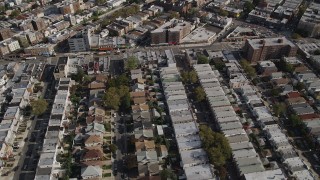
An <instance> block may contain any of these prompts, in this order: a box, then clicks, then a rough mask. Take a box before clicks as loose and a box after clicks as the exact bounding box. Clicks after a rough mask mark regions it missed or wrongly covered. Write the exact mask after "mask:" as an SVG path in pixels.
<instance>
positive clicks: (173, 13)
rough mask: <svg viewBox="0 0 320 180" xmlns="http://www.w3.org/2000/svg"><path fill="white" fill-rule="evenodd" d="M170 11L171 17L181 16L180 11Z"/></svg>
mask: <svg viewBox="0 0 320 180" xmlns="http://www.w3.org/2000/svg"><path fill="white" fill-rule="evenodd" d="M169 13H170V15H169V18H170V19H174V18H175V19H178V18H180V14H179V13H178V12H176V11H170V12H169Z"/></svg>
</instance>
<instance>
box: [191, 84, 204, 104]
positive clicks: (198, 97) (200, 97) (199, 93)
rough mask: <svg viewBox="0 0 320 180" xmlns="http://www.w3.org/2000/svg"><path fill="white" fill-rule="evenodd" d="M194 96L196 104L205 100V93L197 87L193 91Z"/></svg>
mask: <svg viewBox="0 0 320 180" xmlns="http://www.w3.org/2000/svg"><path fill="white" fill-rule="evenodd" d="M194 94H195V98H196V101H197V102H201V101H203V100H205V99H206V93H205V92H204V90H203V88H202V87H200V86H198V87H196V88H195V89H194Z"/></svg>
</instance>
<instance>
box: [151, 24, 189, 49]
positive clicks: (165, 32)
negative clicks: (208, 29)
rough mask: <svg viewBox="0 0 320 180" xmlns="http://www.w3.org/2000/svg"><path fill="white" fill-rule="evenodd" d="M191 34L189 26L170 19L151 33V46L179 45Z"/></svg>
mask: <svg viewBox="0 0 320 180" xmlns="http://www.w3.org/2000/svg"><path fill="white" fill-rule="evenodd" d="M190 32H191V24H190V23H189V22H186V21H182V20H177V19H172V20H170V21H168V22H166V23H165V24H163V25H162V26H160V27H159V28H157V29H155V30H154V31H152V32H151V44H164V43H165V44H166V43H169V44H179V43H180V41H181V39H182V38H184V37H185V36H186V35H188V34H189V33H190Z"/></svg>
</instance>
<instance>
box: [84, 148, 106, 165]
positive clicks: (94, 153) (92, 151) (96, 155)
mask: <svg viewBox="0 0 320 180" xmlns="http://www.w3.org/2000/svg"><path fill="white" fill-rule="evenodd" d="M101 160H103V151H102V149H101V147H98V146H95V147H90V148H89V147H87V148H86V149H85V150H84V153H83V156H82V157H81V161H83V162H90V161H101Z"/></svg>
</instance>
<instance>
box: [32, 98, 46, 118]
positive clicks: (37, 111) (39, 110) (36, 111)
mask: <svg viewBox="0 0 320 180" xmlns="http://www.w3.org/2000/svg"><path fill="white" fill-rule="evenodd" d="M31 107H32V114H33V115H35V116H39V115H42V114H43V113H44V112H46V110H47V108H48V102H47V101H46V100H44V99H38V100H35V101H31Z"/></svg>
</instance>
